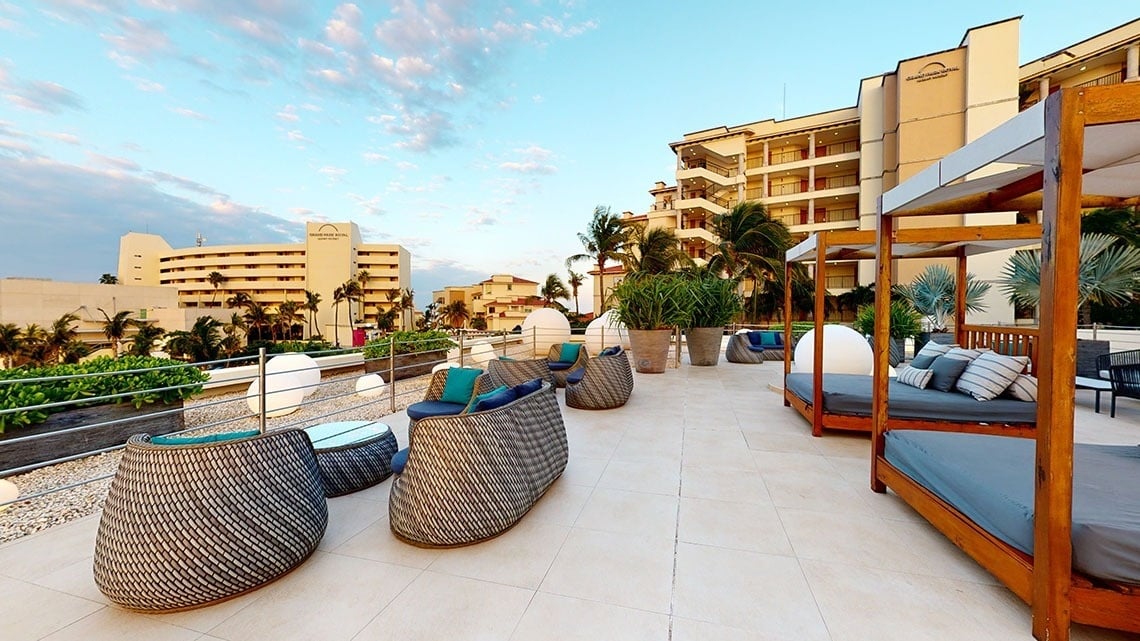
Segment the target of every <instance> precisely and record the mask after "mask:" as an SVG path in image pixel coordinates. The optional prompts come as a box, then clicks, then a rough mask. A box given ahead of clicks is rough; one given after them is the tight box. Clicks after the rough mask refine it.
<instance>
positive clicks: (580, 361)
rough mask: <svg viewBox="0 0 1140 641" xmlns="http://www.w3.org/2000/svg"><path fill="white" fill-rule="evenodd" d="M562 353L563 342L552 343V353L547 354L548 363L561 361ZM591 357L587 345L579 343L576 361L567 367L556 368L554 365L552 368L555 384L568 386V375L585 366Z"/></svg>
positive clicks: (551, 372)
mask: <svg viewBox="0 0 1140 641" xmlns="http://www.w3.org/2000/svg"><path fill="white" fill-rule="evenodd" d="M561 355H562V343H555V344H553V345H551V346H550V353H549V354H547V356H546V360H547V363H548V364H549V363H557V362H560V361H559V357H560V356H561ZM589 359H590V354H589V353H588V352H587V351H586V346H585V345H579V346H578V358H577V359H576V360H575V361H574V363H573V364H572V365H570V366H569V367H567V368H565V369H554V368H553V367H551V368H550V374H551V376H553V377H554V384H555V385H557V386H558V387H566V377H567V376H569V375H570V372H573V371H574V370H576V369H578V368H579V367H585V366H586V361H587V360H589Z"/></svg>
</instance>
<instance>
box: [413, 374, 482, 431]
mask: <svg viewBox="0 0 1140 641" xmlns="http://www.w3.org/2000/svg"><path fill="white" fill-rule="evenodd" d="M446 384H447V370H446V369H444V370H440V371H438V372H436V373H434V374H432V375H431V383H429V384H428V388H427V391H426V392H424V400H425V401H438V400H439V399H441V398H443V386H444V385H446ZM493 389H495V385H494V384H492V383H491V377H490V376H488V375H487V373H486V372H484V373H482V374H480V375H479V377H478V378H476V379H475V392H474V393H475V394H484V393H486V392H490V391H491V390H493ZM422 420H423V419H422V418H421V419H418V420H417V419H414V418H412V417H411V416H410V415H409V416H408V432H409V433H410V432H411V430H412V428H413V427H415V426H416V424H417V423H419V421H422Z"/></svg>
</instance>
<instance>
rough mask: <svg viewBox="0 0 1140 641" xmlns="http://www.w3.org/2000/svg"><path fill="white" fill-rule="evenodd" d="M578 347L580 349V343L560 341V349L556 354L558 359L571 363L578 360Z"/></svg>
mask: <svg viewBox="0 0 1140 641" xmlns="http://www.w3.org/2000/svg"><path fill="white" fill-rule="evenodd" d="M580 349H582V346H581V345H575V344H574V343H562V351H561V352H560V353H559V354H558V360H560V361H562V362H563V363H573V362H574V361H576V360H578V350H580Z"/></svg>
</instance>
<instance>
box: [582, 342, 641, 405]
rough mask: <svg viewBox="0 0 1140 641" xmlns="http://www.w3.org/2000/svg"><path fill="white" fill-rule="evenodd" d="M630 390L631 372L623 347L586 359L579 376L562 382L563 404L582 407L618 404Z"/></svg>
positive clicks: (627, 398) (631, 390) (624, 399)
mask: <svg viewBox="0 0 1140 641" xmlns="http://www.w3.org/2000/svg"><path fill="white" fill-rule="evenodd" d="M632 392H633V372H632V371H631V370H630V367H629V357H627V356H626V353H625V352H624V351H621V352H618V353H617V354H614V355H612V356H596V357H594V358H591V359H589V360H587V361H586V372H585V374H583V375H582V380H581V381H579V382H577V383H568V384H567V385H566V405H567V407H575V408H578V409H582V410H608V409H613V408H615V407H621V406H622V405H625V404H626V401H628V400H629V395H630V394H631V393H632Z"/></svg>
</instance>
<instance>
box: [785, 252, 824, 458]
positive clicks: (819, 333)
mask: <svg viewBox="0 0 1140 641" xmlns="http://www.w3.org/2000/svg"><path fill="white" fill-rule="evenodd" d="M828 240H829V239H828V233H827V232H820V233H819V235H818V236H817V237H816V242H817V243H818V244H817V245H816V249H817V251H816V252H815V309H814V311H813V312H812V320H814V321H815V344H814V345H812V349H813V350H814V351H813V352H812V370H811V371H812V374H811V375H812V386H811V403H812V406H811V409H812V419H811V435H812V436H823V315H824V302H825V301H824V297H825V296H827V243H828ZM784 350H785V351H787V347H785V348H784Z"/></svg>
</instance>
